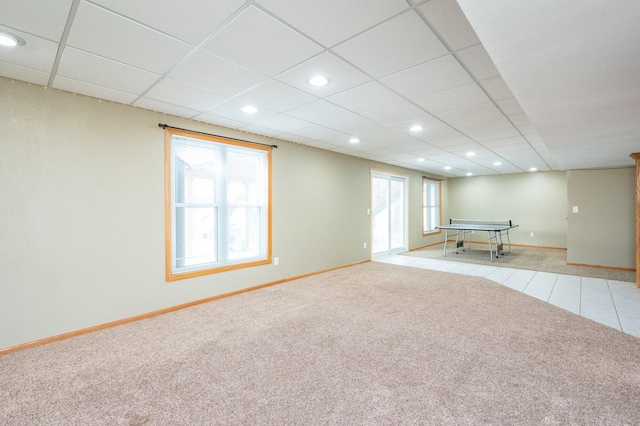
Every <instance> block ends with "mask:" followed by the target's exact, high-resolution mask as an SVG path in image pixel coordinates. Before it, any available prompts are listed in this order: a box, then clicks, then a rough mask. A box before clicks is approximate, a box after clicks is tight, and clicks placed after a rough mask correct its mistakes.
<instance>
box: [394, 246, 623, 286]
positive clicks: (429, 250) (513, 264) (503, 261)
mask: <svg viewBox="0 0 640 426" xmlns="http://www.w3.org/2000/svg"><path fill="white" fill-rule="evenodd" d="M506 250H507V246H506V245H505V255H504V256H500V257H499V258H498V259H494V260H493V262H491V261H490V258H489V246H488V245H487V244H480V243H475V244H474V243H472V244H471V250H467V251H464V252H463V251H460V252H459V254H456V252H455V242H452V243H450V244H448V245H447V256H446V257H444V251H443V245H442V244H438V245H435V246H431V247H426V248H423V249H420V250H414V251H410V252H406V253H402V254H403V255H406V256H416V257H424V258H428V259H438V260H449V261H452V262H464V263H475V264H479V265H490V266H496V267H502V268H515V269H527V270H530V271H544V272H552V273H556V274H564V275H578V276H581V277H593V278H604V279H608V280H616V281H627V282H635V280H636V273H635V271H626V270H621V269H612V268H599V267H589V266H576V265H567V251H566V250H559V249H548V248H538V247H522V246H511V253H509V252H508V251H506Z"/></svg>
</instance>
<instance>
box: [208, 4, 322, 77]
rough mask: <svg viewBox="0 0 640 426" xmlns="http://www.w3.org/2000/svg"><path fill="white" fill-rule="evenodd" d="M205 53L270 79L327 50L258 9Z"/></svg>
mask: <svg viewBox="0 0 640 426" xmlns="http://www.w3.org/2000/svg"><path fill="white" fill-rule="evenodd" d="M247 28H251V31H247ZM203 49H205V50H210V51H211V52H214V53H215V54H218V55H220V56H221V57H223V58H225V59H227V60H228V61H230V62H234V63H236V64H238V65H240V66H243V67H247V68H249V69H252V70H254V71H256V72H259V73H261V74H265V75H268V76H274V75H276V74H279V73H281V72H282V71H284V70H286V69H288V68H290V67H292V66H294V65H296V64H299V63H301V62H303V61H304V60H306V59H308V58H310V57H311V56H314V55H316V54H318V53H320V52H321V51H322V50H323V49H322V48H321V47H320V46H319V45H317V44H316V43H313V42H312V41H311V40H309V39H308V38H306V37H304V36H302V35H300V34H299V33H297V32H296V31H294V30H292V29H291V28H289V27H287V26H286V25H284V24H283V23H281V22H279V21H277V20H276V19H274V18H272V17H271V16H269V15H267V14H266V13H264V12H262V11H261V10H260V9H258V8H257V7H255V6H251V7H249V8H247V9H245V10H244V11H243V12H242V13H240V15H239V16H237V17H236V18H235V19H234V20H233V21H231V23H230V24H229V25H227V26H226V27H224V28H223V29H222V30H221V31H220V32H218V33H217V34H216V35H215V36H214V37H213V38H212V39H211V40H210V41H209V42H208V43H206V44H205V45H204V46H203Z"/></svg>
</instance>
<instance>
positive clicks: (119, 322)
mask: <svg viewBox="0 0 640 426" xmlns="http://www.w3.org/2000/svg"><path fill="white" fill-rule="evenodd" d="M367 262H370V260H362V261H359V262H354V263H349V264H346V265H341V266H336V267H333V268H327V269H322V270H320V271H315V272H310V273H308V274H302V275H297V276H295V277H289V278H284V279H281V280H277V281H272V282H269V283H265V284H259V285H256V286H252V287H247V288H243V289H241V290H236V291H232V292H229V293H224V294H218V295H216V296H212V297H207V298H205V299H199V300H194V301H193V302H187V303H183V304H180V305H176V306H170V307H168V308H164V309H159V310H157V311H152V312H147V313H145V314H140V315H135V316H132V317H128V318H123V319H120V320H116V321H111V322H107V323H104V324H99V325H94V326H92V327H87V328H82V329H80V330H75V331H70V332H68V333H63V334H58V335H55V336H51V337H45V338H43V339H39V340H34V341H32V342H27V343H21V344H19V345H15V346H10V347H8V348H3V349H0V356H2V355H6V354H8V353H11V352H17V351H21V350H24V349H29V348H33V347H36V346H41V345H46V344H48V343H53V342H58V341H60V340H65V339H70V338H72V337H76V336H81V335H83V334H87V333H93V332H94V331H99V330H104V329H107V328H112V327H117V326H119V325H123V324H128V323H130V322H135V321H140V320H144V319H147V318H152V317H156V316H158V315H163V314H168V313H170V312H175V311H179V310H181V309H186V308H190V307H192V306H196V305H201V304H203V303H209V302H213V301H215V300H218V299H223V298H225V297H230V296H235V295H237V294H241V293H246V292H249V291H254V290H259V289H261V288H265V287H271V286H274V285H277V284H283V283H286V282H289V281H294V280H298V279H301V278H306V277H311V276H313V275H319V274H323V273H325V272H330V271H335V270H338V269H342V268H348V267H350V266H355V265H359V264H362V263H367Z"/></svg>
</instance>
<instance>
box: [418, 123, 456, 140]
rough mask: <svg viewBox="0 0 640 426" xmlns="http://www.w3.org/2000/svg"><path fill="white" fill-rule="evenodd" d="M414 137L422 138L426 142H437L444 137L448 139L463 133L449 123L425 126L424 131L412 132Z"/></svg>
mask: <svg viewBox="0 0 640 426" xmlns="http://www.w3.org/2000/svg"><path fill="white" fill-rule="evenodd" d="M412 135H413V137H415V138H417V139H420V140H422V141H425V142H429V143H433V144H436V142H437V141H441V140H443V139H445V140H448V139H451V138H456V137H458V136H461V133H460V132H459V131H457V130H456V129H454V128H453V127H450V126H447V125H440V126H433V127H429V128H425V129H424V130H423V131H421V132H418V133H412Z"/></svg>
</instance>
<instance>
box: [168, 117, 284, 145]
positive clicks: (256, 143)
mask: <svg viewBox="0 0 640 426" xmlns="http://www.w3.org/2000/svg"><path fill="white" fill-rule="evenodd" d="M158 127H162V128H163V129H166V128H167V127H168V128H170V129H175V130H183V131H185V132H191V133H197V134H200V135H205V136H215V137H216V138H224V139H229V140H232V141H238V142H244V143H250V144H253V145H261V146H268V147H270V148H277V147H278V145H269V144H266V143H260V142H253V141H246V140H244V139H237V138H230V137H228V136H221V135H214V134H213V133H205V132H199V131H197V130H189V129H183V128H181V127H174V126H170V125H168V124H163V123H158Z"/></svg>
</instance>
